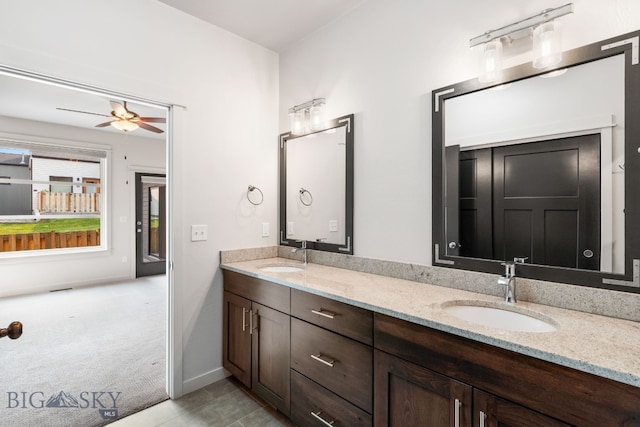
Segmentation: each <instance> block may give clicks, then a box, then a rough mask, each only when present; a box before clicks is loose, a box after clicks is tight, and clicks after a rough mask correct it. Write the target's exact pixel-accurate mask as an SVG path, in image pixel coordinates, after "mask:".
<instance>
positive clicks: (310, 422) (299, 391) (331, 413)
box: [291, 370, 372, 427]
mask: <svg viewBox="0 0 640 427" xmlns="http://www.w3.org/2000/svg"><path fill="white" fill-rule="evenodd" d="M291 419H292V420H293V422H294V423H296V425H299V426H303V427H306V426H310V427H327V425H328V424H331V425H335V426H350V427H365V426H371V425H372V419H371V415H369V414H367V413H366V412H364V411H363V410H362V409H360V408H358V407H356V406H354V405H352V404H351V403H349V402H347V401H346V400H344V399H342V398H341V397H339V396H337V395H335V394H334V393H332V392H330V391H329V390H327V389H326V388H324V387H322V386H319V385H318V384H316V383H314V382H313V381H311V380H310V379H308V378H307V377H305V376H304V375H301V374H299V373H297V372H296V371H293V370H292V371H291ZM323 420H324V421H323Z"/></svg>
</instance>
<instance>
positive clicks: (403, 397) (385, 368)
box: [373, 350, 472, 427]
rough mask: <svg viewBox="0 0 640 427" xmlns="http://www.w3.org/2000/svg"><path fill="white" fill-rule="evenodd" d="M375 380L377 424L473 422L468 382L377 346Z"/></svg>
mask: <svg viewBox="0 0 640 427" xmlns="http://www.w3.org/2000/svg"><path fill="white" fill-rule="evenodd" d="M374 381H375V383H374V389H373V395H374V403H373V420H374V425H375V426H378V427H382V426H390V427H406V426H429V427H470V426H471V403H472V401H471V399H472V388H471V386H469V385H467V384H464V383H461V382H459V381H456V380H454V379H452V378H449V377H446V376H444V375H440V374H438V373H436V372H433V371H430V370H429V369H425V368H423V367H421V366H418V365H414V364H413V363H410V362H407V361H404V360H402V359H399V358H397V357H394V356H390V355H388V354H387V353H383V352H381V351H378V350H375V352H374Z"/></svg>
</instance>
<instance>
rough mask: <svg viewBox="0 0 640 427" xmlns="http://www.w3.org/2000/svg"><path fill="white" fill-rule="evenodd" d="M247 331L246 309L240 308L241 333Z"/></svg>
mask: <svg viewBox="0 0 640 427" xmlns="http://www.w3.org/2000/svg"><path fill="white" fill-rule="evenodd" d="M246 330H247V309H246V308H244V307H242V332H244V331H246Z"/></svg>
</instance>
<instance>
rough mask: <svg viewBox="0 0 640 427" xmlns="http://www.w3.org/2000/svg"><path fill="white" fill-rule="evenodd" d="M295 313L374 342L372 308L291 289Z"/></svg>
mask: <svg viewBox="0 0 640 427" xmlns="http://www.w3.org/2000/svg"><path fill="white" fill-rule="evenodd" d="M291 315H292V316H295V317H298V318H300V319H303V320H306V321H307V322H309V323H313V324H314V325H318V326H321V327H323V328H325V329H329V330H331V331H334V332H337V333H339V334H342V335H345V336H347V337H350V338H353V339H354V340H358V341H360V342H363V343H365V344H369V345H372V344H373V313H372V312H370V311H369V310H365V309H363V308H359V307H354V306H352V305H349V304H345V303H343V302H339V301H334V300H332V299H329V298H324V297H321V296H318V295H313V294H310V293H308V292H303V291H299V290H297V289H291Z"/></svg>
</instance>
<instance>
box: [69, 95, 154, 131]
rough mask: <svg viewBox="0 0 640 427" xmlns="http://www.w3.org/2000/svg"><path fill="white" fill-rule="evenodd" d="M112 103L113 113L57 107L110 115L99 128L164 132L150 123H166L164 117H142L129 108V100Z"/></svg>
mask: <svg viewBox="0 0 640 427" xmlns="http://www.w3.org/2000/svg"><path fill="white" fill-rule="evenodd" d="M109 102H110V103H111V108H112V111H111V114H108V115H107V114H100V113H92V112H89V111H79V110H70V109H68V108H57V109H58V110H62V111H71V112H73V113H83V114H91V115H94V116H102V117H108V118H110V119H111V120H109V121H108V122H104V123H99V124H97V125H96V127H97V128H102V127H107V126H109V125H111V126H112V127H114V128H116V129H118V130H121V131H123V132H131V131H134V130H136V129H138V128H142V129H145V130H148V131H150V132H154V133H163V132H164V131H163V130H162V129H160V128H157V127H155V126H152V125H150V124H149V123H166V118H164V117H140V116H139V115H138V114H137V113H136V112H134V111H131V110H129V109H127V101H124V102H122V103H120V102H116V101H109Z"/></svg>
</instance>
